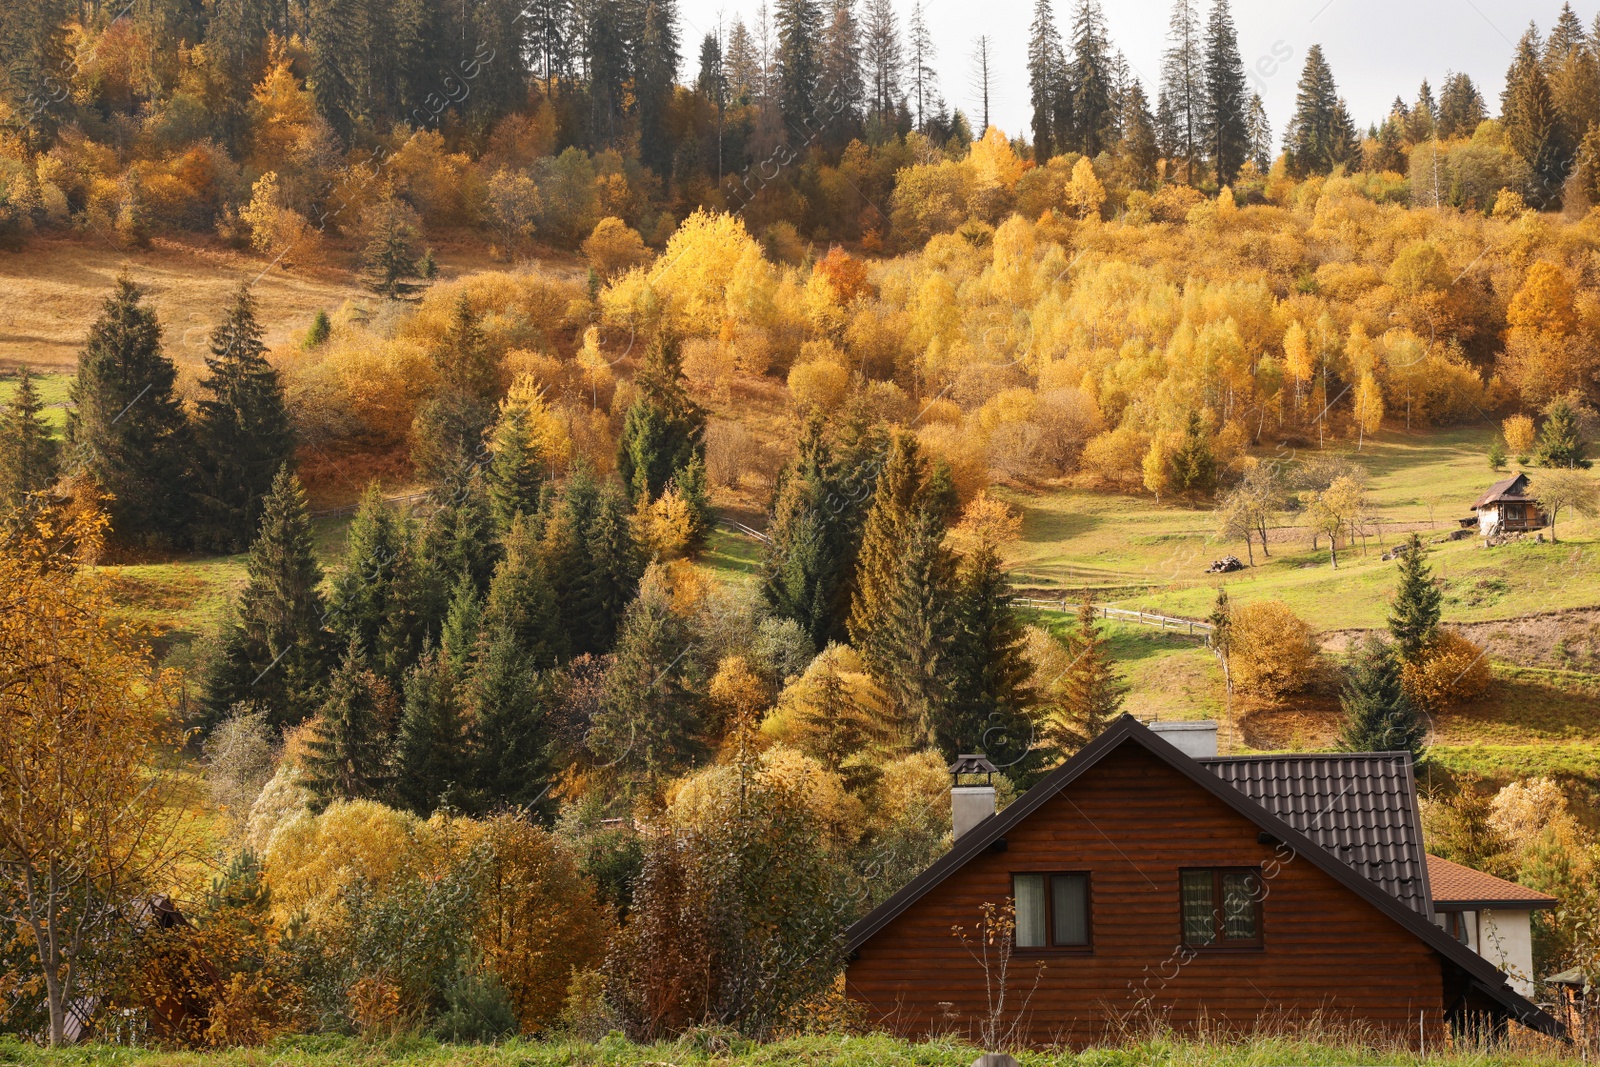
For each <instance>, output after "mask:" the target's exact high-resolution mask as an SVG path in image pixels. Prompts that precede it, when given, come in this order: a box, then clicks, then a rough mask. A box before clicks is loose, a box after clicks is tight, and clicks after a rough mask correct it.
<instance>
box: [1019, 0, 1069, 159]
mask: <svg viewBox="0 0 1600 1067" xmlns="http://www.w3.org/2000/svg"><path fill="white" fill-rule="evenodd" d="M1028 32H1029V37H1028V88H1029V92H1030V94H1031V101H1032V104H1033V158H1034V161H1035V162H1037V163H1038V164H1039V165H1040V166H1041V167H1042V166H1044V165H1045V164H1046V163H1048V162H1049V161H1050V159H1051V158H1052V157H1053V156H1054V155H1055V154H1056V150H1055V149H1056V145H1055V131H1056V127H1057V122H1058V114H1057V113H1058V110H1059V106H1060V100H1061V89H1062V82H1063V79H1065V77H1066V57H1065V56H1064V55H1063V54H1062V51H1061V35H1060V33H1058V32H1057V31H1056V19H1055V12H1054V11H1053V10H1052V9H1051V7H1050V0H1035V3H1034V8H1033V25H1032V27H1031V28H1030V29H1029V31H1028Z"/></svg>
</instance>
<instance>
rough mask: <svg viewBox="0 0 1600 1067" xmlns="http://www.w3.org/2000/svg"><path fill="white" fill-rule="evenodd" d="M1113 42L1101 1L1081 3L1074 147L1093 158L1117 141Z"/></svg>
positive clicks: (1075, 50)
mask: <svg viewBox="0 0 1600 1067" xmlns="http://www.w3.org/2000/svg"><path fill="white" fill-rule="evenodd" d="M1111 58H1112V57H1111V43H1110V41H1109V40H1108V39H1107V37H1106V21H1105V13H1104V12H1103V11H1101V9H1100V0H1078V7H1077V10H1076V11H1075V12H1074V13H1073V19H1072V62H1071V64H1070V74H1069V77H1070V78H1071V81H1072V128H1073V133H1074V136H1073V138H1072V141H1071V147H1072V148H1073V149H1074V150H1076V151H1078V152H1082V153H1083V154H1084V155H1086V156H1088V157H1089V158H1090V159H1093V158H1094V157H1095V156H1098V155H1099V154H1100V153H1101V152H1103V151H1105V150H1106V149H1107V148H1109V147H1110V146H1111V145H1112V144H1114V143H1115V141H1116V115H1117V113H1116V107H1115V102H1114V100H1113V96H1112V93H1113V89H1114V86H1113V85H1112V81H1111Z"/></svg>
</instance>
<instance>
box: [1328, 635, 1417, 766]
mask: <svg viewBox="0 0 1600 1067" xmlns="http://www.w3.org/2000/svg"><path fill="white" fill-rule="evenodd" d="M1339 706H1340V707H1341V708H1343V709H1344V727H1343V728H1342V729H1341V730H1340V732H1339V747H1340V748H1342V749H1343V750H1344V751H1346V752H1402V751H1408V752H1410V753H1411V757H1412V760H1413V761H1414V762H1418V763H1420V762H1421V761H1422V754H1423V746H1424V744H1425V743H1426V741H1427V726H1426V724H1425V723H1424V722H1423V720H1422V716H1420V715H1418V714H1417V709H1416V708H1415V707H1414V706H1413V705H1412V703H1411V701H1410V699H1409V698H1407V697H1406V694H1405V690H1404V689H1403V688H1401V685H1400V659H1399V657H1398V656H1396V655H1395V651H1394V649H1392V648H1391V647H1389V645H1387V644H1385V643H1384V642H1383V640H1382V639H1380V638H1378V637H1376V636H1373V635H1368V636H1367V638H1366V640H1364V641H1363V642H1362V643H1361V645H1360V646H1359V647H1358V648H1357V649H1356V653H1355V656H1354V657H1353V658H1352V660H1351V663H1350V670H1349V673H1348V675H1347V676H1346V678H1345V685H1344V691H1343V692H1342V693H1340V694H1339Z"/></svg>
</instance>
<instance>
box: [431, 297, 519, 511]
mask: <svg viewBox="0 0 1600 1067" xmlns="http://www.w3.org/2000/svg"><path fill="white" fill-rule="evenodd" d="M433 362H434V366H435V367H436V368H437V370H438V372H439V377H440V380H441V387H440V389H439V390H438V391H437V392H436V393H435V394H434V396H433V398H432V399H430V400H429V401H427V402H426V403H425V404H423V406H422V408H421V409H420V410H419V411H418V412H417V416H416V419H415V420H414V422H413V423H412V438H413V440H412V446H411V462H412V464H413V465H414V466H415V467H416V468H417V473H418V474H420V475H421V476H422V477H423V478H424V479H426V480H428V481H431V482H443V481H445V480H446V479H448V478H450V477H452V476H455V475H457V474H459V472H460V471H462V470H463V469H465V468H474V469H475V468H476V467H477V466H478V464H479V462H480V460H481V459H482V458H483V452H484V448H485V442H484V435H485V433H487V431H488V429H489V427H490V426H491V425H492V424H493V423H494V419H495V407H494V400H495V397H496V395H497V394H498V393H499V389H500V383H499V370H498V368H497V367H496V366H495V361H494V355H493V353H492V352H491V351H490V349H489V343H488V340H487V338H485V337H484V333H483V327H482V325H481V324H480V323H479V322H478V316H477V315H476V314H475V313H474V312H473V310H472V305H471V303H470V302H469V301H468V300H467V298H466V296H465V295H462V296H461V297H460V298H459V299H458V300H457V301H456V305H455V308H454V310H453V311H452V314H451V320H450V327H449V329H448V330H447V331H446V332H445V335H444V338H443V339H442V340H441V342H440V343H439V345H438V346H437V347H436V348H435V349H434V352H433Z"/></svg>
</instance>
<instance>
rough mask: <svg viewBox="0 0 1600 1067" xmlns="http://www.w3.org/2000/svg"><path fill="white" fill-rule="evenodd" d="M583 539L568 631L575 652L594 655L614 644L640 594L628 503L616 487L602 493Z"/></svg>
mask: <svg viewBox="0 0 1600 1067" xmlns="http://www.w3.org/2000/svg"><path fill="white" fill-rule="evenodd" d="M583 540H584V546H583V547H584V551H583V554H582V560H581V563H580V564H579V566H580V567H581V572H580V573H581V575H582V582H581V585H580V586H579V589H578V595H577V596H576V598H574V600H573V601H572V602H571V603H572V604H573V607H574V609H575V611H574V612H573V614H574V615H576V616H577V618H575V619H574V620H573V621H572V624H571V625H570V626H569V630H570V632H571V634H572V643H573V651H574V652H576V653H579V654H582V653H591V654H596V655H598V654H601V653H605V652H609V651H610V650H611V648H612V646H613V645H615V644H616V641H617V630H618V628H619V627H620V626H621V625H622V618H623V613H624V612H626V611H627V609H628V604H629V602H631V601H632V600H633V598H634V596H635V595H636V594H637V593H638V590H639V578H640V575H642V574H643V572H644V561H643V559H642V558H641V557H640V554H639V549H638V546H637V545H636V544H635V543H634V540H633V532H632V527H631V526H629V524H628V499H627V496H626V495H625V494H624V493H623V492H622V490H621V488H620V487H619V486H617V485H616V484H615V483H610V482H608V483H607V484H606V486H605V488H604V489H602V490H601V491H600V495H599V498H598V500H597V502H596V506H595V508H594V513H593V517H592V518H591V519H590V520H589V522H588V523H587V525H586V527H585V529H584V537H583Z"/></svg>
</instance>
